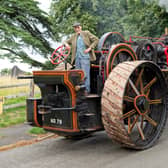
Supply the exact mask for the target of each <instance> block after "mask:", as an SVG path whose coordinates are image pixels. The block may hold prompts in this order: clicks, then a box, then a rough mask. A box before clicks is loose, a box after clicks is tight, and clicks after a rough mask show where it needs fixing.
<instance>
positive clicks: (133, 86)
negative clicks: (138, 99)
mask: <svg viewBox="0 0 168 168" xmlns="http://www.w3.org/2000/svg"><path fill="white" fill-rule="evenodd" d="M129 83H130V85H131V87H132V89H133V90H134V92H135V93H136V94H137V95H140V93H139V91H138V90H137V88H136V86H135V85H134V83H133V82H132V80H131V79H129Z"/></svg>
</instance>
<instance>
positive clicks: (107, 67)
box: [106, 43, 138, 76]
mask: <svg viewBox="0 0 168 168" xmlns="http://www.w3.org/2000/svg"><path fill="white" fill-rule="evenodd" d="M120 46H126V47H129V48H130V49H131V51H132V52H133V53H134V55H135V57H136V60H137V59H138V58H137V55H136V53H135V52H134V50H133V49H132V48H131V47H130V45H128V44H123V43H121V44H118V45H116V46H115V47H114V48H113V49H112V50H111V52H110V54H109V55H110V57H108V59H107V66H106V76H108V75H109V72H108V69H109V62H110V59H111V55H112V53H113V52H114V50H116V49H117V48H118V47H120ZM121 51H126V52H128V53H129V54H130V56H131V57H132V58H133V60H135V58H134V56H133V54H132V53H131V52H130V51H129V50H128V49H120V50H118V51H117V52H116V54H115V55H114V57H113V60H112V63H111V66H112V65H113V62H114V59H115V57H116V55H117V54H118V53H119V52H121ZM111 69H112V67H111Z"/></svg>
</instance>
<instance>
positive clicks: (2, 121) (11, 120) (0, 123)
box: [0, 106, 26, 128]
mask: <svg viewBox="0 0 168 168" xmlns="http://www.w3.org/2000/svg"><path fill="white" fill-rule="evenodd" d="M25 111H26V110H25V106H23V107H17V108H12V109H8V110H4V111H3V114H1V115H0V128H4V127H9V126H12V125H16V124H20V123H24V122H25V121H26V112H25Z"/></svg>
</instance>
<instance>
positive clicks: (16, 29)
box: [0, 0, 53, 67]
mask: <svg viewBox="0 0 168 168" xmlns="http://www.w3.org/2000/svg"><path fill="white" fill-rule="evenodd" d="M0 3H1V6H0V49H1V50H5V51H7V52H5V53H6V54H4V52H1V53H3V54H0V57H1V58H2V57H5V56H6V57H8V58H9V59H10V60H12V61H16V60H20V61H21V62H25V63H29V64H30V65H32V66H37V67H43V66H45V65H44V64H43V63H41V61H40V60H38V59H37V58H32V56H31V55H40V56H41V57H43V58H47V56H48V54H51V52H52V51H53V49H52V47H51V45H50V43H49V41H48V39H52V38H53V32H52V29H51V22H50V21H49V19H48V16H47V14H46V13H45V12H44V11H42V10H40V9H39V7H38V3H37V2H36V1H34V0H29V1H27V0H22V1H19V0H8V1H6V0H0Z"/></svg>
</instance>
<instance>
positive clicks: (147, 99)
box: [134, 94, 149, 116]
mask: <svg viewBox="0 0 168 168" xmlns="http://www.w3.org/2000/svg"><path fill="white" fill-rule="evenodd" d="M139 97H145V98H146V99H147V100H148V102H149V99H148V97H147V96H146V95H143V94H142V95H138V96H136V97H135V99H134V107H135V109H136V110H137V112H138V113H139V114H140V115H142V116H143V115H145V114H146V113H147V112H148V110H146V111H145V112H144V113H141V111H140V110H139V108H138V107H137V105H136V100H137V99H138V98H139Z"/></svg>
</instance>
